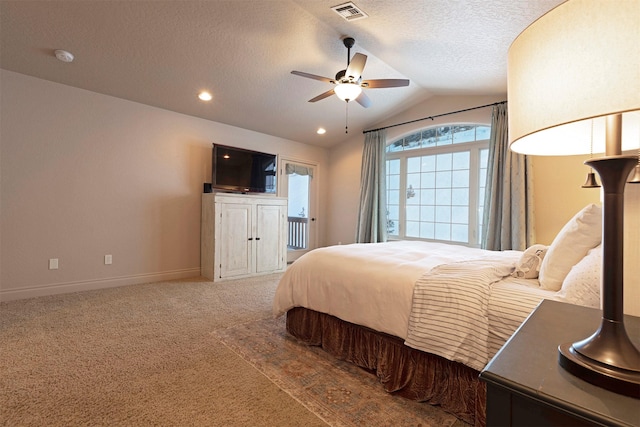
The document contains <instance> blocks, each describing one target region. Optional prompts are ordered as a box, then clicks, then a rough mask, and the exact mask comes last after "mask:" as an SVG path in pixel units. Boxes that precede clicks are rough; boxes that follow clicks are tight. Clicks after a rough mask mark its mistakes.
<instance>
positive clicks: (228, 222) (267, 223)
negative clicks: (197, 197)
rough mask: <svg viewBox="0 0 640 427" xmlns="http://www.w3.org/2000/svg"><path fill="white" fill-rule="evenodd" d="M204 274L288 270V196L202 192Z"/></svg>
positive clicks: (213, 276)
mask: <svg viewBox="0 0 640 427" xmlns="http://www.w3.org/2000/svg"><path fill="white" fill-rule="evenodd" d="M201 221H202V223H201V229H200V230H201V231H200V274H201V275H202V276H204V277H206V278H208V279H211V280H213V281H220V280H227V279H237V278H241V277H248V276H253V275H258V274H268V273H275V272H279V271H284V270H285V268H286V266H287V199H284V198H280V197H271V196H260V195H257V196H254V195H246V194H231V193H203V194H202V217H201Z"/></svg>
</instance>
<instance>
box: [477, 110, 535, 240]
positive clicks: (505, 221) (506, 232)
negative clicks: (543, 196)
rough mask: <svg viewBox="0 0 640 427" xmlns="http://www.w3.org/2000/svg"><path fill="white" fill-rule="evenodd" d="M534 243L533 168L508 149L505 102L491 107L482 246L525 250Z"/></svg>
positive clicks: (527, 160) (522, 157)
mask: <svg viewBox="0 0 640 427" xmlns="http://www.w3.org/2000/svg"><path fill="white" fill-rule="evenodd" d="M534 243H535V226H534V211H533V167H532V164H531V160H530V158H529V157H528V156H524V155H522V154H516V153H514V152H512V151H511V150H509V136H508V120H507V104H506V103H504V104H499V105H496V106H494V107H493V112H492V119H491V138H490V140H489V161H488V165H487V185H486V192H485V200H484V218H483V232H482V247H483V248H484V249H490V250H496V251H501V250H508V249H515V250H525V249H526V248H528V247H529V246H531V245H532V244H534Z"/></svg>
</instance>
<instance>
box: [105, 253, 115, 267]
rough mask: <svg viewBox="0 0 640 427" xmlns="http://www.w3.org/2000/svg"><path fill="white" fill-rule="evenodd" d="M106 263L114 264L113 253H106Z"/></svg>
mask: <svg viewBox="0 0 640 427" xmlns="http://www.w3.org/2000/svg"><path fill="white" fill-rule="evenodd" d="M104 264H105V265H111V264H113V257H112V256H111V255H105V256H104Z"/></svg>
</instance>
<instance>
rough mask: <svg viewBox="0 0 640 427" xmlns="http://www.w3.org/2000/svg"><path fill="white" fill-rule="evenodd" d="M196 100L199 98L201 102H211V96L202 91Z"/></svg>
mask: <svg viewBox="0 0 640 427" xmlns="http://www.w3.org/2000/svg"><path fill="white" fill-rule="evenodd" d="M198 98H200V100H201V101H211V100H212V99H213V96H211V94H210V93H209V92H205V91H203V92H200V93H199V94H198Z"/></svg>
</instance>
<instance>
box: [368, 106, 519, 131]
mask: <svg viewBox="0 0 640 427" xmlns="http://www.w3.org/2000/svg"><path fill="white" fill-rule="evenodd" d="M506 103H507V101H500V102H494V103H493V104H487V105H480V106H479V107H471V108H465V109H464V110H458V111H452V112H450V113H443V114H436V115H435V116H429V117H423V118H421V119H415V120H410V121H408V122H403V123H396V124H395V125H389V126H384V127H381V128H377V129H370V130H363V131H362V133H369V132H377V131H379V130H384V129H389V128H393V127H396V126H402V125H408V124H409V123H415V122H420V121H422V120H429V119H431V120H433V119H435V118H436V117H443V116H450V115H451V114H458V113H464V112H465V111H471V110H478V109H480V108H487V107H493V106H494V105H500V104H506Z"/></svg>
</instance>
